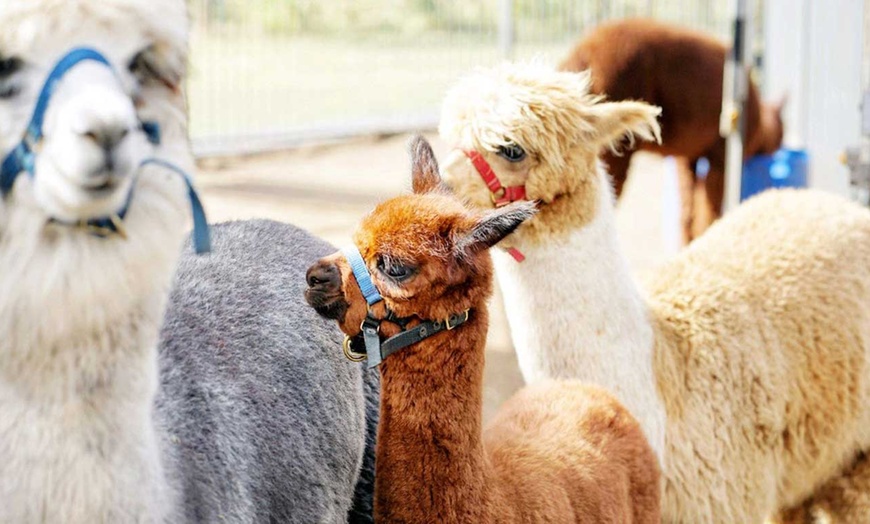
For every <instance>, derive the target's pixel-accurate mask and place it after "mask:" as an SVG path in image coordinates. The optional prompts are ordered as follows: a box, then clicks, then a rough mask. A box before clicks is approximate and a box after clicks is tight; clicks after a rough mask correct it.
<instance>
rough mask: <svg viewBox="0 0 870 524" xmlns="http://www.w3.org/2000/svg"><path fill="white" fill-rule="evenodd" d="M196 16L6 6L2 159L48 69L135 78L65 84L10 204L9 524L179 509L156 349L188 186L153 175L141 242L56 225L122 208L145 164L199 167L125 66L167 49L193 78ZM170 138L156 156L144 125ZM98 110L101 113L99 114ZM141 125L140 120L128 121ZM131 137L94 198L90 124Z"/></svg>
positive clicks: (172, 61)
mask: <svg viewBox="0 0 870 524" xmlns="http://www.w3.org/2000/svg"><path fill="white" fill-rule="evenodd" d="M186 25H187V15H186V11H185V7H184V5H183V3H181V2H174V1H169V0H149V1H148V2H142V1H134V0H100V1H93V0H91V1H85V0H20V1H19V0H12V1H8V0H7V1H5V2H3V3H2V4H0V26H2V27H3V31H0V59H15V60H18V61H20V63H21V64H22V65H21V67H20V69H19V70H18V71H17V72H15V73H14V74H11V75H8V76H6V77H3V78H0V86H2V87H6V88H14V90H13V91H14V92H15V94H14V95H12V96H9V97H8V98H4V99H0V122H2V124H0V126H2V127H0V149H2V151H3V154H4V155H5V154H6V152H8V151H9V150H10V149H11V148H12V147H13V146H14V144H15V143H16V142H17V141H18V140H19V139H20V137H21V135H22V133H23V130H24V127H25V126H26V124H27V122H28V121H29V118H30V115H31V113H32V111H33V106H34V101H35V98H36V95H37V93H38V91H39V89H40V88H41V87H42V83H43V79H44V78H45V76H46V74H47V72H48V70H49V69H50V68H51V66H52V65H53V64H54V63H55V62H56V61H57V60H58V59H59V58H60V57H61V56H62V55H63V54H65V53H66V52H67V51H68V50H69V49H71V48H72V47H74V46H93V47H95V48H97V49H99V50H100V51H101V52H103V53H104V54H106V55H107V57H108V58H109V59H110V60H111V61H112V62H113V65H115V67H116V68H117V69H118V71H119V72H120V74H121V75H122V82H123V87H122V85H121V84H119V83H118V81H117V79H115V78H113V77H112V75H110V74H109V73H108V72H107V71H108V70H107V69H105V68H103V67H101V66H97V65H95V64H84V65H82V66H81V67H80V68H77V69H75V70H74V71H73V72H72V73H70V74H69V75H68V77H66V78H65V79H64V81H63V82H62V83H61V85H60V86H59V87H58V90H57V95H56V96H55V98H54V99H53V101H52V104H51V105H50V107H49V111H48V114H47V116H46V124H45V136H46V138H45V141H44V143H43V147H42V152H41V154H40V155H39V157H38V162H37V172H36V176H35V177H34V178H33V179H30V178H28V177H27V176H26V175H25V174H22V175H20V176H19V177H18V180H17V183H16V185H15V186H14V190H13V191H12V193H11V194H10V195H9V196H8V197H7V198H6V199H5V200H4V201H3V202H2V203H0V209H2V212H0V267H2V268H3V269H2V271H0V296H2V297H3V299H2V300H0V333H2V336H0V413H2V414H3V415H2V417H0V500H2V501H3V503H2V504H0V521H2V522H36V521H43V522H61V521H63V522H137V521H149V520H154V521H163V520H168V519H171V518H172V515H169V514H167V513H168V512H169V511H170V510H171V508H173V507H174V506H175V504H174V502H173V500H172V497H173V494H172V491H171V490H170V489H168V483H167V481H166V480H165V478H164V473H163V471H162V465H161V464H162V461H161V460H160V456H159V450H158V442H157V438H156V436H155V435H156V432H155V428H154V423H153V417H152V411H153V405H152V404H153V398H154V394H155V391H156V389H157V353H156V346H157V337H158V328H159V325H160V322H161V319H162V315H163V311H164V308H165V303H166V297H167V294H168V289H169V286H170V282H171V278H172V275H173V269H174V267H175V264H176V261H177V258H178V254H179V252H180V248H181V245H182V242H183V239H184V235H185V232H186V231H187V228H188V219H187V214H188V213H189V211H188V209H189V203H188V201H187V198H186V189H185V186H184V183H183V182H182V181H181V179H180V178H179V177H178V176H177V175H175V174H173V173H170V172H168V171H165V170H162V169H159V168H153V167H149V168H145V169H143V170H142V171H141V173H140V176H139V181H138V184H137V185H136V189H135V195H134V199H133V202H132V205H131V207H130V209H129V213H128V215H127V217H126V220H125V224H126V228H127V231H128V235H129V238H128V239H127V240H123V239H121V238H118V237H114V238H109V239H101V238H97V237H94V236H91V235H89V234H88V233H87V232H85V231H84V230H80V229H73V228H70V227H67V226H64V225H59V224H52V223H49V219H50V218H52V217H54V218H63V219H64V220H74V219H87V218H92V217H95V216H100V215H104V214H107V213H110V212H112V211H114V210H116V209H118V208H119V207H120V205H121V203H123V201H124V199H125V198H126V189H127V188H128V187H129V186H130V184H131V183H133V174H134V172H135V171H136V169H137V166H138V164H139V162H141V160H142V159H144V158H146V157H149V156H153V155H157V156H160V157H161V158H164V159H167V160H170V161H172V162H175V163H177V164H179V165H180V166H182V167H184V168H186V169H190V168H191V167H192V159H191V156H190V154H189V149H188V147H187V134H186V118H185V107H184V100H183V97H182V96H181V95H180V94H179V93H178V92H173V91H171V90H170V89H167V88H166V86H164V85H158V83H157V82H152V81H146V82H144V83H142V84H139V83H137V81H136V79H135V78H134V76H133V74H132V73H130V72H129V71H128V69H127V66H128V64H129V61H130V60H131V59H132V57H133V56H134V55H135V54H136V53H138V52H139V51H141V50H143V49H145V48H146V47H148V46H150V45H154V52H155V53H156V54H155V56H154V57H153V59H154V60H155V61H156V63H159V64H160V66H161V67H166V68H168V69H176V71H175V72H176V73H177V74H178V75H179V76H180V75H182V74H183V72H184V71H183V64H184V63H183V57H184V56H185V55H186V47H185V39H186V36H185V35H186ZM133 93H138V94H139V101H140V104H141V107H140V108H139V115H140V116H143V117H145V118H149V119H157V120H158V121H159V122H160V124H161V125H162V127H163V146H162V147H160V148H159V149H158V150H156V151H155V150H153V147H152V146H151V145H150V144H148V142H147V140H145V137H144V135H143V134H142V132H141V131H138V130H137V128H136V127H135V114H136V110H135V109H134V107H133V102H132V100H131V95H132V94H133ZM95 98H96V100H97V101H98V102H99V103H94V101H95ZM131 119H132V122H131ZM108 121H111V122H113V123H114V122H117V123H119V125H120V124H123V125H129V126H130V132H129V136H128V137H127V138H126V139H125V140H124V142H123V143H122V144H121V145H119V147H118V149H117V153H116V155H117V158H116V165H117V168H116V169H117V173H116V174H117V176H118V177H119V179H120V180H119V184H118V187H117V189H116V190H115V191H113V192H111V193H110V194H108V195H107V194H100V195H97V196H94V194H93V193H91V192H88V191H87V190H85V189H84V188H83V186H82V184H83V183H84V182H85V181H86V180H87V177H88V176H90V175H91V174H92V171H93V169H95V166H96V165H97V164H96V162H97V161H98V159H97V158H96V157H97V156H98V155H96V153H95V152H94V149H95V148H96V146H95V145H94V144H88V143H87V140H86V139H83V138H82V136H81V133H83V132H84V131H86V130H87V129H88V126H89V125H92V124H93V125H99V124H101V123H105V122H108Z"/></svg>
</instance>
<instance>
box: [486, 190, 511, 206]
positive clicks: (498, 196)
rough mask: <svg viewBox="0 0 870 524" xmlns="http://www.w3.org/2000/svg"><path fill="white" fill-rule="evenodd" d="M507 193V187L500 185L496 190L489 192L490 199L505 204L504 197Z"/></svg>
mask: <svg viewBox="0 0 870 524" xmlns="http://www.w3.org/2000/svg"><path fill="white" fill-rule="evenodd" d="M505 195H507V189H505V188H503V187H500V188H498V189H497V190H495V191H490V192H489V199H490V200H492V203H493V204H495V205H498V204H500V203H501V204H502V205H504V202H503V199H504V197H505Z"/></svg>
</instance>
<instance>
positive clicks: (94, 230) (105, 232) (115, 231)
mask: <svg viewBox="0 0 870 524" xmlns="http://www.w3.org/2000/svg"><path fill="white" fill-rule="evenodd" d="M109 222H111V223H112V227H107V226H98V225H96V224H91V223H89V222H88V221H87V220H82V221H80V222H79V224H78V225H79V227H80V228H82V229H84V230H86V231H87V232H88V233H90V234H92V235H94V236H98V237H100V238H108V237H110V236H112V235H118V236H119V237H121V238H122V239H124V240H127V227H126V226H125V225H124V221H123V220H121V217H119V216H118V215H117V214H112V215H110V216H109Z"/></svg>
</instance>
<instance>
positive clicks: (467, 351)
mask: <svg viewBox="0 0 870 524" xmlns="http://www.w3.org/2000/svg"><path fill="white" fill-rule="evenodd" d="M486 317H487V312H486V310H485V309H483V308H477V309H475V310H473V312H472V317H471V319H470V320H469V322H468V323H466V324H465V325H463V326H461V327H459V328H457V329H456V330H455V331H452V332H445V333H441V334H439V335H436V336H434V337H432V338H430V339H427V340H425V341H423V342H421V343H419V344H417V345H416V346H411V347H409V348H406V349H404V350H402V352H400V353H397V354H395V355H392V356H390V357H388V358H387V360H385V361H384V363H383V364H382V366H381V415H380V417H381V418H380V422H379V427H378V445H377V468H378V479H377V486H376V490H375V491H376V495H375V496H376V499H375V500H376V511H377V513H378V520H379V521H380V520H382V521H384V522H488V521H490V519H489V518H488V511H489V507H490V497H491V494H489V493H488V491H487V489H486V483H487V477H488V470H487V468H488V463H487V462H486V460H485V458H484V451H483V444H482V441H481V409H482V395H483V366H484V356H483V351H484V345H485V342H486V326H487V318H486Z"/></svg>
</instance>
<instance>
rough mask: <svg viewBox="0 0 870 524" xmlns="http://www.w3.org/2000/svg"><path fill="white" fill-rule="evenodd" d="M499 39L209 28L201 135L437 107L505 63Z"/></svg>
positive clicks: (199, 48) (195, 58)
mask: <svg viewBox="0 0 870 524" xmlns="http://www.w3.org/2000/svg"><path fill="white" fill-rule="evenodd" d="M567 46H568V43H567V42H566V43H561V44H542V45H526V46H523V47H522V48H519V49H518V50H517V55H518V57H526V56H531V55H541V56H544V58H545V59H546V60H551V61H556V60H558V59H559V58H560V57H561V56H562V54H564V53H565V52H566V51H567V49H568V47H567ZM501 59H502V58H501V53H500V52H499V50H498V47H497V45H496V43H495V38H494V37H493V38H491V39H489V41H486V40H481V39H479V38H478V39H475V38H469V37H457V36H452V37H451V36H449V35H426V38H425V39H424V38H420V39H417V40H413V39H407V38H401V39H393V38H391V37H390V36H389V35H385V36H383V37H380V38H365V39H358V40H356V41H351V40H344V39H341V38H326V37H322V38H317V37H280V36H269V35H267V34H260V35H255V36H228V35H221V36H216V35H208V34H204V33H196V34H195V35H194V38H193V40H192V58H191V64H192V66H191V77H190V81H189V84H188V93H189V97H190V110H191V134H192V136H193V137H194V138H207V137H214V136H232V135H240V134H260V133H273V132H278V133H280V132H282V131H287V130H290V129H298V128H304V127H310V126H318V125H333V124H340V123H342V122H355V121H356V122H358V121H366V120H372V119H381V118H384V117H392V118H402V117H405V116H407V117H419V116H421V115H432V116H436V115H437V112H438V108H439V104H440V101H441V99H442V97H443V95H444V92H445V90H446V89H447V88H448V87H449V86H450V85H451V84H452V83H453V82H454V81H455V80H456V79H457V78H458V77H459V76H460V75H461V74H463V73H466V72H468V71H470V70H471V69H473V68H474V67H476V66H485V65H492V64H496V63H498V62H500V61H501Z"/></svg>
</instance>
